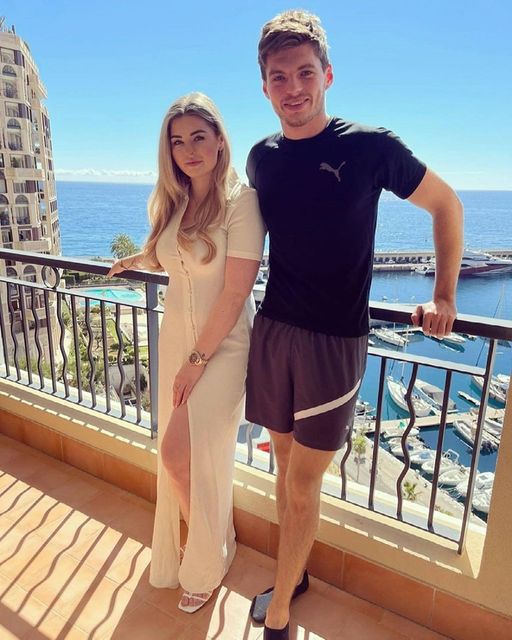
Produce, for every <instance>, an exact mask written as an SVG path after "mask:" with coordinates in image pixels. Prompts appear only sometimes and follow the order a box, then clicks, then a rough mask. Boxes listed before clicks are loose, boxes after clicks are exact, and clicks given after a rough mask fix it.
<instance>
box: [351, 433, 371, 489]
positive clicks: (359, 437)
mask: <svg viewBox="0 0 512 640" xmlns="http://www.w3.org/2000/svg"><path fill="white" fill-rule="evenodd" d="M367 444H368V441H367V439H366V437H365V436H364V434H362V433H360V432H359V433H356V434H355V436H354V437H353V438H352V448H353V450H354V453H355V454H356V455H355V458H354V459H355V463H356V465H357V478H356V482H359V467H360V465H361V463H362V462H363V461H364V455H365V453H366V445H367Z"/></svg>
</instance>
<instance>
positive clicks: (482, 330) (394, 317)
mask: <svg viewBox="0 0 512 640" xmlns="http://www.w3.org/2000/svg"><path fill="white" fill-rule="evenodd" d="M0 258H3V259H5V260H15V261H19V262H29V263H31V264H37V265H42V266H50V267H54V268H56V269H76V270H77V271H87V272H89V273H93V274H97V275H103V276H105V275H107V273H108V271H109V269H110V265H106V264H105V263H103V262H96V261H94V260H84V259H83V258H72V257H65V258H63V257H61V256H51V255H46V254H41V253H36V252H33V251H17V250H13V249H5V248H0ZM122 278H123V279H124V280H137V281H139V282H151V283H154V284H160V285H167V284H168V282H169V278H168V276H167V275H166V274H165V275H164V274H160V273H153V272H150V271H123V273H122ZM415 307H416V305H415V304H396V303H389V302H370V317H371V318H372V319H373V320H382V321H384V322H398V323H401V324H411V313H412V311H413V310H414V308H415ZM453 330H454V331H457V332H459V333H468V334H470V335H478V336H481V337H482V338H491V339H495V340H512V321H510V320H504V319H501V318H491V317H488V316H474V315H468V314H459V315H458V316H457V319H456V320H455V323H454V326H453Z"/></svg>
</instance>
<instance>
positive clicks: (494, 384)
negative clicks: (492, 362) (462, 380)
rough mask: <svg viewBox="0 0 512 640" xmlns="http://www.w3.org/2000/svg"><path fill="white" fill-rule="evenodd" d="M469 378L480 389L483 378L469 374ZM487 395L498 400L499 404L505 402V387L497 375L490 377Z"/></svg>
mask: <svg viewBox="0 0 512 640" xmlns="http://www.w3.org/2000/svg"><path fill="white" fill-rule="evenodd" d="M471 380H472V381H473V383H474V384H475V385H476V386H477V387H478V388H479V389H480V391H481V390H482V389H483V386H484V379H483V378H481V377H480V376H471ZM489 395H490V396H491V398H492V399H493V400H496V402H500V403H501V404H505V402H506V401H507V389H505V387H504V386H503V384H502V383H501V382H500V381H499V379H498V377H497V376H492V377H491V382H490V384H489Z"/></svg>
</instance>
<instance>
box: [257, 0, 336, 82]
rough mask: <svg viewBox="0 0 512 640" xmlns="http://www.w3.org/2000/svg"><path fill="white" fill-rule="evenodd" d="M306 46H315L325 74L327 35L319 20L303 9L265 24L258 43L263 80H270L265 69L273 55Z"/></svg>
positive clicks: (286, 12)
mask: <svg viewBox="0 0 512 640" xmlns="http://www.w3.org/2000/svg"><path fill="white" fill-rule="evenodd" d="M304 43H309V44H310V45H312V47H313V49H314V51H315V53H316V55H317V56H318V58H319V59H320V62H321V63H322V68H323V69H324V71H325V69H326V68H327V66H328V65H329V57H328V54H327V49H328V45H327V35H326V33H325V31H324V28H323V27H322V25H321V23H320V18H319V17H318V16H315V15H314V14H313V13H308V12H307V11H303V10H302V9H292V10H290V11H284V12H283V13H280V14H279V15H277V16H276V17H275V18H272V20H269V21H268V22H267V23H266V24H264V25H263V28H262V30H261V37H260V41H259V43H258V64H259V65H260V69H261V76H262V78H263V80H266V71H265V67H266V64H267V58H268V56H269V54H272V53H276V52H277V51H280V50H281V49H286V48H289V47H298V46H299V45H301V44H304Z"/></svg>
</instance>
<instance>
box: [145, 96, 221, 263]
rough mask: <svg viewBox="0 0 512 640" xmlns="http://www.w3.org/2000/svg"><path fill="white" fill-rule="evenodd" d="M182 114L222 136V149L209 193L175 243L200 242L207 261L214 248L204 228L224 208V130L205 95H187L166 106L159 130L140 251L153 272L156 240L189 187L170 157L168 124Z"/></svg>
mask: <svg viewBox="0 0 512 640" xmlns="http://www.w3.org/2000/svg"><path fill="white" fill-rule="evenodd" d="M184 115H194V116H199V117H200V118H202V119H203V120H204V121H205V122H206V123H207V124H208V125H210V127H211V128H212V129H213V130H214V132H215V134H216V135H217V136H222V138H223V140H224V146H223V148H222V150H221V151H219V155H218V159H217V164H216V165H215V169H214V170H213V173H212V179H211V185H210V190H209V191H208V194H207V195H206V197H205V199H204V200H203V201H202V202H201V204H200V205H199V207H198V208H197V210H196V213H195V221H194V224H193V225H191V226H189V227H187V230H186V231H184V230H183V229H181V228H180V229H179V231H178V243H179V244H180V245H181V246H182V247H183V248H184V249H187V250H188V249H190V246H191V244H192V242H193V241H194V240H195V239H200V240H202V241H203V242H204V243H205V245H206V248H207V254H206V256H205V257H204V259H203V262H204V263H208V262H211V260H213V258H214V257H215V255H216V253H217V247H216V245H215V243H214V242H213V240H212V239H211V237H210V236H209V235H208V229H209V228H210V227H212V226H214V225H216V224H218V223H220V222H221V219H222V215H223V213H224V211H225V208H226V200H227V190H228V180H229V178H230V170H231V150H230V147H229V141H228V137H227V134H226V129H225V127H224V123H223V122H222V118H221V116H220V113H219V110H218V109H217V107H216V106H215V104H214V103H213V101H212V100H211V99H210V98H208V96H205V95H204V94H203V93H189V94H187V95H186V96H183V97H182V98H179V99H178V100H176V102H174V103H173V104H172V105H171V106H170V108H169V110H168V111H167V113H166V115H165V118H164V121H163V123H162V129H161V131H160V142H159V148H158V180H157V182H156V186H155V188H154V189H153V192H152V193H151V196H150V197H149V201H148V212H149V221H150V224H151V232H150V234H149V236H148V239H147V241H146V244H145V246H144V249H143V253H144V258H145V262H146V264H150V265H151V266H152V267H153V268H154V269H155V270H158V269H159V268H161V267H160V263H159V262H158V258H157V256H156V243H157V241H158V238H159V237H160V235H161V233H162V232H163V230H164V229H165V227H166V226H167V224H168V223H169V220H170V219H171V218H172V216H173V215H174V214H175V213H176V211H177V209H178V208H179V207H180V206H181V205H182V204H183V202H184V200H185V198H186V197H187V195H188V192H189V188H190V178H189V177H188V176H186V175H185V174H184V173H183V171H181V170H180V168H179V167H178V165H177V164H176V163H175V162H174V160H173V158H172V154H171V126H172V122H173V120H174V119H175V118H180V117H181V116H184Z"/></svg>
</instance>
